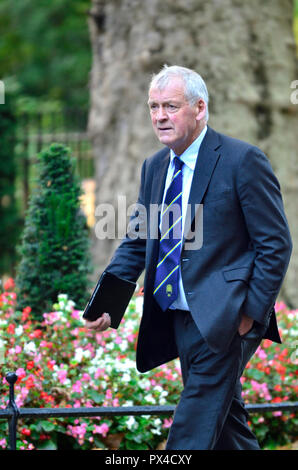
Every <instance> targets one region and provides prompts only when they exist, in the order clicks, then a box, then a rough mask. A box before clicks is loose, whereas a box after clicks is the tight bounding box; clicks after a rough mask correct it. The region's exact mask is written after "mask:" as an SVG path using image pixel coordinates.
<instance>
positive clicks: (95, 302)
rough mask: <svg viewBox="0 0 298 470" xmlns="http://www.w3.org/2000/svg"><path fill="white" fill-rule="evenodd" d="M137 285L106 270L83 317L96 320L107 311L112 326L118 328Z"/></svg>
mask: <svg viewBox="0 0 298 470" xmlns="http://www.w3.org/2000/svg"><path fill="white" fill-rule="evenodd" d="M135 287H136V283H135V282H132V281H128V280H126V279H122V278H120V277H118V276H115V274H112V273H109V272H106V271H105V272H104V273H103V274H102V275H101V277H100V279H99V281H98V283H97V285H96V287H95V289H94V291H93V294H92V296H91V297H90V300H89V302H88V304H87V305H86V308H85V310H84V313H83V318H85V319H86V320H89V321H94V320H96V319H97V318H98V317H100V316H101V315H102V314H103V313H104V312H107V313H109V314H110V316H111V328H115V329H117V328H118V326H119V324H120V322H121V319H122V317H123V315H124V313H125V310H126V308H127V306H128V304H129V301H130V299H131V297H132V295H133V293H134V290H135Z"/></svg>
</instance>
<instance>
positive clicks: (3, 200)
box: [0, 92, 20, 275]
mask: <svg viewBox="0 0 298 470" xmlns="http://www.w3.org/2000/svg"><path fill="white" fill-rule="evenodd" d="M13 109H14V101H13V95H12V94H9V93H8V92H6V96H5V104H1V105H0V135H1V146H0V220H1V225H0V253H1V258H0V275H3V274H7V273H8V272H11V269H12V266H13V264H14V262H15V259H16V250H15V245H16V242H17V239H18V236H19V233H20V219H19V215H18V211H17V207H16V201H15V178H16V162H15V154H14V140H13V136H14V134H15V130H16V120H15V116H14V112H13Z"/></svg>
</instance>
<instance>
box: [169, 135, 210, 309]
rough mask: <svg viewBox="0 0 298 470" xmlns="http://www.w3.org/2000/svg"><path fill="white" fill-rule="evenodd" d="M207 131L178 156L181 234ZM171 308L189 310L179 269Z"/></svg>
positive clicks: (173, 156) (172, 166)
mask: <svg viewBox="0 0 298 470" xmlns="http://www.w3.org/2000/svg"><path fill="white" fill-rule="evenodd" d="M206 132H207V126H205V127H204V129H203V130H202V132H201V134H200V135H199V136H198V137H197V138H196V140H194V141H193V143H192V144H191V145H190V146H189V147H188V148H187V149H186V150H185V151H184V152H183V153H182V154H181V155H180V156H179V158H180V159H181V160H182V161H183V163H184V165H183V167H182V235H183V233H184V225H185V216H186V211H187V203H188V199H189V193H190V188H191V183H192V178H193V174H194V169H195V166H196V161H197V158H198V156H199V150H200V146H201V143H202V141H203V139H204V137H205V134H206ZM175 156H176V155H175V153H174V152H173V150H171V152H170V164H169V167H168V173H167V177H166V182H165V188H164V194H163V200H162V204H164V200H165V197H166V193H167V189H168V187H169V186H170V184H171V181H172V177H173V174H174V169H175V164H174V158H175ZM170 308H171V309H181V310H189V307H188V304H187V300H186V297H185V293H184V288H183V283H182V278H181V271H180V269H179V291H178V298H177V299H176V300H175V301H174V302H173V303H172V305H171V306H170Z"/></svg>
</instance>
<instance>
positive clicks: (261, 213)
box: [106, 127, 292, 372]
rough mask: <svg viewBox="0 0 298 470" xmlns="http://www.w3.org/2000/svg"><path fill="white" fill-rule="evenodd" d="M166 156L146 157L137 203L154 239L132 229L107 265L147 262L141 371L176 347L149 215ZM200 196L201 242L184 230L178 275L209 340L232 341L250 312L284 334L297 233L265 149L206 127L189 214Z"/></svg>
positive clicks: (128, 267) (136, 272)
mask: <svg viewBox="0 0 298 470" xmlns="http://www.w3.org/2000/svg"><path fill="white" fill-rule="evenodd" d="M169 161H170V157H169V149H168V148H164V149H162V150H160V151H159V152H157V153H156V154H155V155H153V156H152V157H150V158H148V159H147V160H145V162H144V164H143V167H142V176H141V185H140V192H139V198H138V203H139V204H141V205H142V206H143V207H145V208H146V212H147V217H148V220H147V239H146V240H145V239H144V238H143V237H137V238H135V239H132V238H130V237H129V236H127V237H126V238H125V239H124V240H123V241H122V242H121V244H120V246H119V247H118V249H117V250H116V251H115V254H114V256H113V258H112V260H111V263H110V264H109V266H108V267H107V268H106V271H110V272H113V273H114V274H116V275H118V276H121V277H124V278H126V279H129V280H132V281H136V280H137V279H138V277H139V276H140V274H141V272H142V271H143V269H144V268H145V270H146V271H145V279H144V307H143V315H142V319H141V324H140V330H139V337H138V346H137V368H138V370H139V371H141V372H145V371H148V370H150V369H152V368H154V367H156V366H159V365H161V364H163V363H165V362H167V361H170V360H172V359H174V358H176V357H177V356H178V353H177V348H176V344H175V341H174V333H173V322H172V319H171V312H170V311H167V312H162V311H161V309H160V308H159V306H158V304H157V303H156V302H155V299H154V297H153V285H154V277H155V267H156V264H157V259H158V246H159V241H158V239H156V237H153V236H151V235H152V231H153V230H156V226H155V227H154V225H152V220H151V222H149V218H150V207H152V206H150V204H160V203H161V201H162V196H163V191H164V184H165V178H166V173H167V168H168V165H169ZM195 204H203V206H202V207H203V244H202V246H201V247H200V248H198V249H189V248H188V247H189V246H190V245H189V244H188V243H186V241H185V240H184V243H183V245H182V250H181V275H182V280H183V286H184V290H185V294H186V298H187V301H188V305H189V309H190V312H191V315H192V317H193V319H194V321H195V323H196V325H197V327H198V329H199V330H200V333H201V334H202V336H203V337H204V338H205V340H206V342H207V344H208V345H209V347H210V349H211V350H213V351H214V352H219V351H225V350H227V349H228V348H229V345H230V343H231V341H232V339H233V337H234V336H235V334H237V330H238V326H239V322H240V319H241V314H242V313H245V314H246V315H248V316H250V317H251V318H253V319H254V320H255V321H257V322H259V323H261V324H263V325H264V326H265V330H266V333H265V334H264V337H265V338H269V339H271V340H273V341H276V342H280V337H279V333H278V329H277V324H276V316H275V312H274V304H275V301H276V298H277V295H278V293H279V290H280V287H281V284H282V281H283V278H284V276H285V273H286V270H287V266H288V263H289V259H290V254H291V250H292V243H291V237H290V233H289V228H288V223H287V220H286V217H285V213H284V209H283V202H282V197H281V193H280V186H279V183H278V180H277V179H276V177H275V175H274V173H273V171H272V168H271V165H270V163H269V161H268V159H267V157H266V156H265V155H264V153H263V152H262V151H261V150H260V149H258V148H257V147H255V146H252V145H250V144H247V143H245V142H242V141H240V140H237V139H234V138H231V137H227V136H225V135H223V134H219V133H217V132H215V131H214V130H213V129H211V128H210V127H208V130H207V133H206V135H205V138H204V140H203V142H202V144H201V147H200V151H199V155H198V158H197V163H196V167H195V171H194V175H193V181H192V186H191V191H190V196H189V205H190V206H189V207H190V211H191V219H192V220H195V215H196V214H195ZM137 215H139V214H135V216H137ZM135 216H133V217H135ZM150 224H151V225H150ZM155 224H158V220H157V218H155ZM184 235H185V237H187V234H186V233H185V234H184Z"/></svg>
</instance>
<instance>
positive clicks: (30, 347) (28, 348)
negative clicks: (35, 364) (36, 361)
mask: <svg viewBox="0 0 298 470" xmlns="http://www.w3.org/2000/svg"><path fill="white" fill-rule="evenodd" d="M24 352H25V353H27V354H35V353H36V346H35V344H34V343H33V341H30V342H29V343H26V344H25V346H24Z"/></svg>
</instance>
